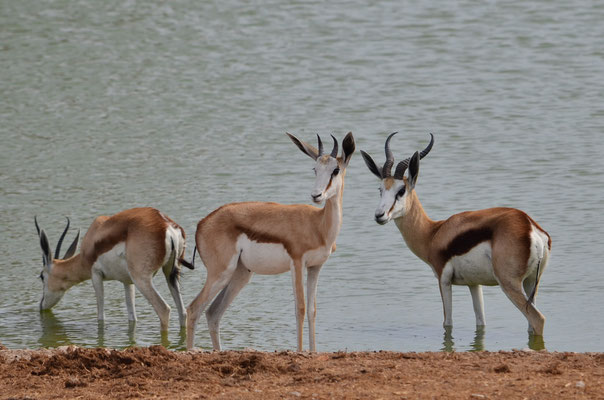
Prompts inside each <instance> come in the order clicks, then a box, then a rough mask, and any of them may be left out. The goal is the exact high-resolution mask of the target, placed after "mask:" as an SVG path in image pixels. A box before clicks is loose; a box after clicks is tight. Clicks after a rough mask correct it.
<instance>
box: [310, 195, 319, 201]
mask: <svg viewBox="0 0 604 400" xmlns="http://www.w3.org/2000/svg"><path fill="white" fill-rule="evenodd" d="M310 195H311V196H312V198H313V199H315V200H317V199H318V198H319V197H321V193H319V194H314V193H311V194H310Z"/></svg>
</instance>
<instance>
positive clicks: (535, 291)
mask: <svg viewBox="0 0 604 400" xmlns="http://www.w3.org/2000/svg"><path fill="white" fill-rule="evenodd" d="M541 260H543V258H540V259H539V261H538V262H537V277H536V278H535V286H533V290H532V291H531V294H530V296H529V297H528V300H527V301H526V306H527V307H528V305H529V304H535V293H537V286H539V268H540V267H541Z"/></svg>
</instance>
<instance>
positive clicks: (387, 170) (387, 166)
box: [382, 132, 398, 178]
mask: <svg viewBox="0 0 604 400" xmlns="http://www.w3.org/2000/svg"><path fill="white" fill-rule="evenodd" d="M397 133H398V132H392V133H391V134H390V135H388V139H386V145H384V152H385V153H386V162H385V163H384V166H383V167H382V178H387V177H389V176H390V174H391V171H392V165H393V164H394V156H393V155H392V151H391V150H390V139H392V136H394V135H396V134H397Z"/></svg>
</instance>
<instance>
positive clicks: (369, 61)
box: [0, 0, 604, 351]
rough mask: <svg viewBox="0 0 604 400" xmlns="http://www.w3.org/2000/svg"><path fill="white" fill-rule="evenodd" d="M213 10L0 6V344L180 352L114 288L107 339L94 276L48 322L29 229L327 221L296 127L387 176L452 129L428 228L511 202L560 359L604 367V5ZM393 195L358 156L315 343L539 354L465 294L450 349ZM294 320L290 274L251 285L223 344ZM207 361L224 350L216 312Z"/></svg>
mask: <svg viewBox="0 0 604 400" xmlns="http://www.w3.org/2000/svg"><path fill="white" fill-rule="evenodd" d="M207 3H209V2H197V1H190V0H181V1H172V2H160V1H144V2H142V1H141V2H137V1H133V0H132V1H126V2H123V1H104V2H88V1H64V0H56V1H54V0H48V1H31V0H24V1H2V2H0V121H1V123H0V135H1V136H0V138H1V142H0V143H1V145H0V146H1V157H0V168H1V169H0V227H1V231H2V236H1V240H0V257H1V258H0V259H1V260H2V261H1V262H0V273H1V276H2V279H0V342H2V343H3V344H4V345H6V346H7V347H10V348H36V347H52V346H58V345H64V344H77V345H82V346H109V347H126V346H130V345H151V344H157V343H163V344H165V345H168V346H170V347H172V348H182V346H183V344H182V340H181V338H180V337H179V334H178V319H177V315H176V312H175V309H174V307H173V313H172V316H171V317H172V318H171V329H170V333H169V335H168V337H167V338H163V339H162V338H161V336H160V334H159V321H158V319H157V316H156V315H155V313H154V312H153V310H152V309H151V306H150V305H149V304H147V303H146V301H145V300H144V299H143V298H142V296H141V295H140V294H137V308H138V309H137V312H138V317H139V322H138V323H137V324H136V326H129V325H128V322H127V316H126V311H125V304H124V300H123V289H122V285H121V284H120V283H117V282H107V283H106V284H105V298H106V312H107V320H106V322H105V324H104V326H98V324H97V322H96V305H95V304H96V303H95V297H94V293H93V290H92V285H91V283H90V282H85V283H83V284H81V285H79V286H76V287H74V288H73V289H71V290H70V291H69V292H68V293H67V294H66V296H65V297H64V298H63V300H62V301H61V302H60V303H59V304H58V305H57V306H56V307H55V308H54V311H53V312H52V313H46V314H42V315H41V314H40V313H39V312H38V302H39V299H40V296H41V292H42V286H41V283H40V281H39V279H38V275H39V273H40V270H41V261H40V260H41V255H40V248H39V245H38V241H37V235H36V231H35V228H34V224H33V217H34V215H38V218H39V221H40V223H41V225H42V226H43V227H44V229H45V230H46V231H47V233H48V234H49V237H50V240H51V245H52V246H54V245H55V244H56V241H57V239H58V236H59V234H60V232H61V230H62V228H63V226H64V225H63V224H64V221H65V216H69V217H70V218H71V220H72V224H73V226H74V227H77V228H82V230H84V231H85V230H86V229H87V227H88V226H89V224H90V223H91V221H92V220H93V218H94V217H95V216H97V215H101V214H112V213H115V212H118V211H120V210H123V209H126V208H130V207H135V206H147V205H148V206H154V207H157V208H159V209H161V210H162V211H163V212H165V213H166V214H167V215H169V216H171V217H172V218H173V219H175V220H176V221H177V222H178V223H180V224H181V225H182V226H183V227H184V228H185V230H186V232H187V234H188V235H189V238H190V239H191V238H192V237H193V234H194V230H195V226H196V223H197V221H198V220H199V219H201V218H202V217H204V216H205V215H206V214H208V213H209V212H210V211H212V210H213V209H215V208H216V207H218V206H220V205H221V204H224V203H228V202H232V201H242V200H267V201H268V200H270V201H278V202H282V203H307V204H308V203H310V190H311V189H312V185H313V181H314V175H313V173H312V171H311V168H312V166H313V165H312V162H311V160H310V159H308V158H307V157H306V156H304V155H303V154H302V153H300V152H299V151H298V149H297V148H296V147H295V146H294V145H293V144H292V143H291V142H290V141H289V139H287V137H286V136H285V134H284V132H285V131H289V132H292V133H295V134H297V135H298V136H299V137H301V138H303V139H306V140H309V141H311V140H313V137H314V135H315V133H317V132H319V133H321V134H322V135H325V136H327V135H329V134H330V133H334V134H335V135H336V136H337V137H338V138H340V139H341V138H343V136H344V134H345V133H346V132H348V131H349V130H351V131H353V133H354V134H355V138H356V141H357V149H364V150H366V151H368V152H370V153H371V154H372V155H373V156H374V157H375V158H376V159H378V160H380V162H382V161H383V141H384V139H385V137H386V135H387V134H388V133H390V132H392V131H395V130H399V131H401V134H399V135H398V136H397V137H396V139H394V140H393V150H394V152H395V155H396V157H397V159H400V158H402V157H407V156H409V155H411V154H412V152H413V151H415V150H416V149H418V148H420V147H423V146H424V145H425V144H426V142H427V139H428V135H427V133H428V132H434V133H435V135H436V144H435V147H434V149H433V151H432V153H431V154H430V155H429V156H428V157H427V158H426V159H425V160H424V162H423V163H422V167H421V174H420V178H419V181H418V184H417V185H418V186H417V191H418V194H419V196H420V199H421V200H422V202H423V205H424V207H425V208H426V210H427V212H428V214H429V215H430V216H431V217H432V218H434V219H442V218H446V217H448V216H449V215H451V214H453V213H455V212H460V211H464V210H471V209H480V208H486V207H492V206H512V207H518V208H521V209H523V210H525V211H526V212H528V213H529V214H530V215H531V216H532V217H533V218H535V219H536V220H537V221H538V222H539V223H540V224H541V225H542V226H543V227H544V228H545V229H546V230H547V231H548V232H549V233H550V234H551V236H552V238H553V255H552V258H551V260H550V263H549V265H548V269H547V270H546V272H545V274H544V275H543V278H542V284H541V288H540V289H541V290H540V292H539V298H538V306H539V308H540V309H541V311H542V312H543V313H544V314H545V315H546V317H547V322H546V327H545V328H546V331H545V345H546V347H547V348H548V349H549V350H572V351H604V339H602V337H603V334H604V318H603V313H602V307H603V306H604V294H603V292H604V290H603V289H604V283H603V282H604V268H603V267H602V255H601V252H602V249H603V246H604V245H603V243H604V241H603V239H604V217H603V211H604V173H603V171H604V162H603V157H602V154H604V145H603V144H602V140H603V136H602V134H603V133H604V101H603V100H604V84H603V82H604V79H603V77H604V46H603V44H602V38H603V37H604V24H603V23H602V21H604V5H602V3H600V2H592V1H577V2H570V3H569V2H565V1H561V0H560V1H542V2H526V1H506V2H497V1H485V2H467V1H456V2H440V3H439V5H438V6H430V5H427V2H419V1H409V2H399V1H383V2H370V3H371V4H367V3H368V2H365V1H348V2H308V1H304V2H301V1H300V2H291V1H288V2H279V1H274V2H236V1H222V2H219V4H207ZM377 187H378V184H377V182H376V180H375V178H374V177H373V175H371V174H370V172H369V171H368V170H367V169H366V167H365V165H364V163H363V162H362V159H361V157H360V154H358V153H357V154H356V155H355V156H354V157H353V159H352V161H351V165H350V167H349V170H348V175H347V181H346V190H345V196H344V223H343V227H342V232H341V234H340V236H339V238H338V250H337V252H336V253H335V254H334V255H333V256H332V257H331V258H330V259H329V260H328V262H327V263H326V264H325V266H324V268H323V271H322V272H321V278H320V282H319V294H318V296H319V305H318V318H317V339H318V348H319V349H320V350H325V351H327V350H328V351H335V350H344V349H347V350H378V349H389V350H407V351H409V350H411V351H422V350H440V349H443V348H448V349H455V350H472V349H476V348H484V349H487V350H500V349H512V348H525V347H527V340H528V337H527V334H526V321H525V319H524V317H522V316H521V314H520V312H519V311H518V310H516V309H515V308H514V306H513V305H512V304H511V303H510V302H509V301H508V300H507V298H506V297H505V296H504V295H503V293H502V292H501V290H500V289H499V288H498V287H490V288H485V290H484V297H485V308H486V315H487V324H488V326H487V328H486V330H485V332H475V327H474V315H473V311H472V305H471V299H470V294H469V291H468V290H467V289H466V288H465V287H456V288H455V289H454V296H453V300H454V304H453V310H454V320H455V322H454V324H455V326H454V329H453V332H452V334H451V335H444V333H443V329H442V327H441V324H442V307H441V301H440V295H439V290H438V287H437V282H436V279H435V278H434V276H433V274H432V272H431V271H430V269H429V267H428V266H426V265H425V264H423V263H422V262H421V261H419V260H418V259H417V258H415V256H413V254H411V252H410V251H409V250H408V249H407V248H406V246H405V245H404V243H403V241H402V238H401V237H400V234H399V232H398V230H397V229H396V226H395V225H394V224H393V223H390V224H388V225H386V226H378V225H377V224H375V222H373V212H374V209H375V207H376V206H377V203H378V191H377ZM73 234H74V233H73V232H72V235H73ZM72 237H73V236H70V238H72ZM68 240H69V239H68ZM189 245H190V248H192V241H191V240H189ZM188 255H190V250H189V251H188ZM204 279H205V269H204V268H203V266H202V265H201V264H200V265H199V268H198V269H197V270H195V271H193V272H190V271H188V270H187V271H186V272H185V274H184V276H183V278H182V285H183V292H184V298H185V302H186V304H189V302H190V301H191V300H192V299H193V297H194V296H195V295H196V294H197V293H198V292H199V290H200V289H201V287H202V285H203V282H204ZM155 283H156V286H157V287H158V288H159V290H160V291H161V293H162V294H163V296H164V297H165V298H166V299H168V301H169V303H170V304H172V300H171V298H170V297H169V294H168V290H167V287H166V285H165V282H163V278H162V277H160V276H158V277H157V278H156V281H155ZM294 321H295V320H294V307H293V295H292V289H291V280H290V276H289V274H284V275H281V276H255V277H254V278H253V280H252V282H251V283H250V284H249V285H248V286H247V287H246V288H245V289H244V290H243V292H242V293H241V294H240V296H239V297H238V298H237V299H236V300H235V302H234V304H233V305H232V306H231V308H230V309H229V310H228V311H227V313H226V314H225V317H224V319H223V324H222V327H223V328H222V338H223V345H224V347H225V348H227V349H241V348H244V347H253V348H257V349H262V350H275V349H292V348H295V322H294ZM304 340H305V346H307V337H306V335H305V338H304ZM196 345H198V346H203V347H205V348H208V347H210V346H211V342H210V339H209V334H208V332H207V329H206V323H205V318H203V319H202V320H201V321H200V324H199V326H198V330H197V340H196Z"/></svg>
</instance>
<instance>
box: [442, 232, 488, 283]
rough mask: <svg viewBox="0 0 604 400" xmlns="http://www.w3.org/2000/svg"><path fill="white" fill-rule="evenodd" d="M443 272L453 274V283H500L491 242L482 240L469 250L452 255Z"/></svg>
mask: <svg viewBox="0 0 604 400" xmlns="http://www.w3.org/2000/svg"><path fill="white" fill-rule="evenodd" d="M443 273H449V274H452V277H451V283H452V284H454V285H487V286H494V285H498V283H497V279H495V274H494V273H493V262H492V255H491V244H490V243H489V242H482V243H480V244H479V245H477V246H475V247H474V248H472V250H470V251H469V252H467V253H465V254H462V255H460V256H455V257H452V258H451V259H450V260H449V262H447V265H446V266H445V271H443Z"/></svg>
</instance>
